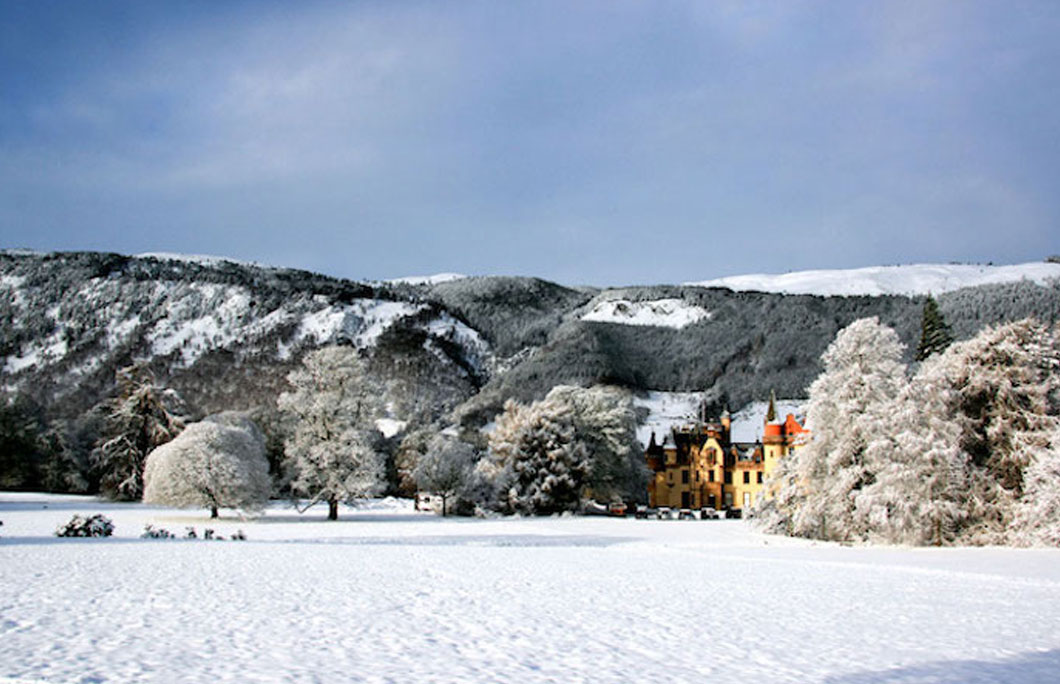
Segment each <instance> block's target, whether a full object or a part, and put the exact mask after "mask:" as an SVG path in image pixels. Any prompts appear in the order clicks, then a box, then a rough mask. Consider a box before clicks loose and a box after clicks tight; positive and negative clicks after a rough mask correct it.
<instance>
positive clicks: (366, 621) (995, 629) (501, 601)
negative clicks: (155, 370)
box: [0, 493, 1060, 683]
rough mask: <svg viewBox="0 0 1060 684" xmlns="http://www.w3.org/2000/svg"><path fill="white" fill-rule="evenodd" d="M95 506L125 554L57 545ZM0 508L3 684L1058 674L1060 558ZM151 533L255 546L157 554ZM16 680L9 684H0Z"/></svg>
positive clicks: (7, 503)
mask: <svg viewBox="0 0 1060 684" xmlns="http://www.w3.org/2000/svg"><path fill="white" fill-rule="evenodd" d="M75 512H77V513H95V512H102V513H104V514H106V515H108V516H110V517H111V518H112V519H113V520H114V522H115V524H116V531H115V536H114V537H113V538H109V539H59V538H56V537H54V536H53V535H52V533H53V530H54V528H55V527H56V526H57V525H58V524H60V523H63V522H66V521H67V520H68V519H69V518H70V516H71V515H72V514H73V513H75ZM225 513H227V514H228V517H224V518H223V519H222V520H221V521H220V522H215V523H210V522H209V521H208V519H207V518H205V517H204V515H203V514H201V513H199V512H195V511H190V512H189V511H175V510H168V509H161V508H150V507H145V506H142V505H138V504H125V505H123V504H113V503H105V502H101V501H98V500H96V499H93V498H88V497H73V496H47V495H38V494H12V493H0V520H3V522H4V526H3V527H2V528H0V535H2V538H0V678H2V677H5V676H6V677H7V678H8V681H11V680H14V681H46V682H133V681H159V682H217V681H233V682H236V681H237V682H275V681H295V682H334V681H367V682H448V681H471V682H545V681H551V682H590V681H591V682H620V681H621V682H626V681H648V682H752V681H754V682H846V683H867V682H954V683H955V682H1055V681H1057V678H1058V673H1060V550H1041V549H1039V550H1013V549H996V548H987V549H903V548H866V547H843V546H837V545H833V544H825V543H813V542H807V541H803V540H791V539H783V538H778V537H768V536H763V535H760V534H757V533H755V532H753V531H752V530H751V529H750V527H749V526H748V524H747V523H746V522H743V521H702V522H701V521H639V520H633V519H609V518H547V519H497V520H469V519H445V520H443V519H441V518H436V517H434V516H432V515H430V514H422V513H416V512H415V511H413V510H411V507H410V505H409V503H408V502H404V501H395V500H384V501H381V502H373V503H371V504H368V505H365V506H363V507H359V508H356V509H351V508H346V509H343V510H342V512H341V517H342V519H341V520H340V521H339V522H334V523H328V522H326V521H324V520H323V516H324V511H323V510H319V509H315V510H311V511H310V512H309V513H307V514H306V515H304V516H299V515H298V514H297V513H295V512H294V511H293V510H291V509H290V508H286V507H284V506H282V505H276V506H274V507H273V508H272V509H270V510H269V512H268V514H267V515H266V516H265V517H263V518H262V519H259V520H256V521H241V520H239V519H238V518H236V517H234V516H233V515H232V514H231V513H230V512H223V513H222V515H224V514H225ZM145 522H150V523H153V524H155V525H156V526H163V527H166V528H168V529H170V530H172V531H174V532H181V533H182V532H183V529H184V527H185V526H188V525H194V526H196V527H197V528H198V529H199V533H200V534H201V533H202V530H203V528H204V527H206V526H209V527H213V528H215V529H216V530H218V531H219V532H220V533H222V534H224V535H225V536H227V535H228V534H230V533H231V532H232V531H234V530H235V529H237V528H241V529H243V530H244V531H245V532H246V535H247V537H248V540H247V541H244V542H234V541H225V542H216V541H214V542H207V541H203V540H145V539H140V538H138V537H139V534H140V531H141V529H142V527H143V525H144V523H145ZM0 681H2V679H0Z"/></svg>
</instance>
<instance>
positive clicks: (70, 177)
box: [0, 0, 1060, 285]
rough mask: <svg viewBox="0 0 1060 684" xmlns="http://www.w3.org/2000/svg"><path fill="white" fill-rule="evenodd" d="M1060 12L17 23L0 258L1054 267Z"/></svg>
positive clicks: (3, 74)
mask: <svg viewBox="0 0 1060 684" xmlns="http://www.w3.org/2000/svg"><path fill="white" fill-rule="evenodd" d="M1058 35H1060V3H1056V2H1053V1H1048V2H946V3H934V2H930V1H929V0H917V1H914V2H847V1H842V2H838V1H837V2H796V1H790V2H788V1H785V2H780V1H778V2H722V1H719V2H702V1H690V2H676V1H674V2H668V1H660V2H648V1H642V2H623V1H621V0H606V1H603V0H602V1H600V2H577V1H574V2H570V1H564V2H559V1H557V2H549V1H547V0H539V1H535V2H520V1H518V0H513V1H505V2H495V1H482V2H474V1H468V2H415V1H408V2H405V1H402V2H393V1H389V2H310V1H302V2H283V3H270V2H265V1H262V2H105V1H93V2H76V1H69V2H51V1H48V0H32V1H26V2H17V1H14V0H0V246H4V247H28V248H33V249H42V250H53V249H60V250H73V249H94V250H109V251H117V252H123V253H139V252H146V251H175V252H185V253H193V254H216V255H223V256H229V257H235V258H240V259H247V260H255V261H261V262H264V263H269V264H275V265H282V266H293V267H299V268H307V269H311V270H317V271H321V272H325V273H329V274H332V275H339V276H344V277H351V278H387V277H397V276H402V275H412V274H427V273H435V272H440V271H457V272H462V273H468V274H492V273H498V274H519V275H536V276H540V277H544V278H549V279H552V280H557V281H559V282H564V283H570V284H581V283H588V284H597V285H616V284H633V283H667V282H682V281H687V280H703V279H707V278H714V277H720V276H725V275H733V274H738V273H749V272H784V271H789V270H801V269H808V268H829V267H836V268H839V267H856V266H868V265H879V264H893V263H913V262H925V261H946V262H948V261H981V262H985V261H993V262H995V263H1016V262H1022V261H1037V260H1040V259H1042V258H1044V257H1045V256H1047V255H1049V254H1054V253H1057V252H1060V239H1058V237H1060V228H1058V219H1060V68H1058V67H1057V65H1060V41H1058V40H1057V38H1056V37H1057V36H1058Z"/></svg>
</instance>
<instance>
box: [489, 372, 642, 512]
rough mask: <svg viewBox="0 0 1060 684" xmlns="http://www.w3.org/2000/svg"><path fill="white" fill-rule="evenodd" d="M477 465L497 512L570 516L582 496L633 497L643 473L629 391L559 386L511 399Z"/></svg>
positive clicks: (608, 498)
mask: <svg viewBox="0 0 1060 684" xmlns="http://www.w3.org/2000/svg"><path fill="white" fill-rule="evenodd" d="M489 450H490V455H489V457H488V458H487V459H485V460H484V462H482V463H480V465H479V467H478V473H479V475H481V476H483V477H484V478H485V479H486V480H488V481H490V482H492V483H493V485H494V487H495V488H496V490H495V491H496V495H497V498H498V499H499V500H500V503H501V504H502V507H503V508H506V509H508V510H514V511H518V512H524V513H536V514H542V513H543V514H548V513H555V512H559V511H567V510H576V509H577V508H578V506H579V504H580V503H581V500H582V498H584V497H585V496H593V497H595V498H599V499H602V500H622V499H623V498H625V497H628V496H635V495H637V494H639V493H640V492H641V491H642V490H643V487H644V483H645V480H646V470H645V466H644V464H643V458H642V456H641V454H640V446H639V444H638V443H637V441H636V414H635V413H634V410H633V405H632V400H631V398H630V397H629V395H628V393H626V392H624V391H622V390H618V389H615V388H609V387H594V388H590V389H584V388H580V387H571V386H558V387H554V388H553V389H552V391H551V392H549V393H548V395H547V396H546V397H545V398H544V399H543V400H541V401H537V402H534V403H533V404H530V405H529V406H522V405H519V404H516V403H514V402H511V401H509V402H508V403H507V404H505V410H504V412H503V413H502V414H501V415H500V417H499V418H498V419H497V427H496V429H495V430H494V431H493V433H491V434H490V437H489Z"/></svg>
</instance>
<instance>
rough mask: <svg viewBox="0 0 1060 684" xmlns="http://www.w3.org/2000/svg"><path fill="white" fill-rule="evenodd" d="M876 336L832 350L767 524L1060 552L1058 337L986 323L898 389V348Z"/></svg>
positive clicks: (766, 510) (844, 535) (765, 516)
mask: <svg viewBox="0 0 1060 684" xmlns="http://www.w3.org/2000/svg"><path fill="white" fill-rule="evenodd" d="M859 323H860V322H859ZM855 325H857V324H855ZM851 327H852V328H853V327H854V326H851ZM871 328H872V326H865V325H862V326H861V333H862V334H861V336H860V341H858V343H857V344H848V342H851V341H852V340H851V339H848V337H849V336H848V332H849V331H850V328H848V329H847V330H844V331H843V332H841V333H840V335H839V336H838V337H837V338H836V341H835V343H833V345H832V347H830V348H829V351H828V352H827V353H826V355H825V372H824V373H823V374H822V375H821V377H820V378H818V380H817V381H816V382H815V383H814V384H813V386H812V387H811V390H810V395H811V401H810V406H809V410H808V418H809V423H810V427H811V428H812V429H813V432H814V441H813V442H812V444H811V445H810V446H808V447H807V448H805V449H803V450H800V451H796V452H795V453H794V454H793V455H792V456H790V457H788V458H787V459H785V460H783V461H781V464H780V466H779V467H778V469H777V479H775V480H774V483H773V486H774V487H775V488H776V492H777V494H776V496H775V497H774V499H773V500H771V501H766V502H763V504H762V505H761V507H760V511H759V513H760V518H761V520H762V521H763V523H765V525H766V526H767V527H768V528H770V529H773V530H775V531H781V532H786V533H788V534H799V535H805V536H812V537H819V538H825V539H870V540H882V541H887V542H891V543H908V544H951V543H952V544H1014V545H1026V544H1053V545H1055V544H1057V543H1060V344H1058V335H1057V331H1050V330H1049V329H1048V328H1046V327H1045V326H1043V325H1041V324H1039V323H1037V322H1035V321H1032V320H1024V321H1019V322H1016V323H1010V324H1007V325H1002V326H998V327H988V328H986V329H984V330H983V331H982V332H980V333H979V334H978V335H977V336H976V337H975V338H973V339H971V340H967V341H965V342H959V343H956V344H954V345H952V346H950V347H949V348H948V349H946V350H945V351H944V352H942V353H940V354H935V355H933V356H931V357H930V358H929V359H927V360H926V361H925V362H924V363H923V365H922V366H921V367H920V369H919V371H918V372H917V374H916V375H915V376H914V377H913V378H911V380H910V381H909V382H908V383H905V384H904V386H902V387H901V389H900V391H896V387H897V385H898V384H900V382H901V378H902V375H901V373H900V372H899V370H898V367H896V363H897V358H898V351H899V349H898V348H897V347H896V344H897V343H896V340H894V339H890V336H889V335H880V334H878V331H877V333H874V334H872V335H867V334H865V333H868V332H870V331H871ZM873 337H875V338H876V339H875V340H873V339H872V338H873ZM841 343H842V344H841ZM841 350H845V351H842V353H840V352H841ZM872 350H875V351H872ZM837 363H838V365H837ZM844 369H846V370H847V371H851V370H853V371H856V372H853V373H847V374H846V376H845V378H846V379H845V380H844V379H843V377H844V375H843V370H844Z"/></svg>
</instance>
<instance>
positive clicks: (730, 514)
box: [725, 508, 743, 518]
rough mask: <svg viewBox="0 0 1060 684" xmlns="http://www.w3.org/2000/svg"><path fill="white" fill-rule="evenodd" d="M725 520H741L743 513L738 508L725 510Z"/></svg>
mask: <svg viewBox="0 0 1060 684" xmlns="http://www.w3.org/2000/svg"><path fill="white" fill-rule="evenodd" d="M725 517H726V518H742V517H743V511H742V510H741V509H739V508H727V509H725Z"/></svg>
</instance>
